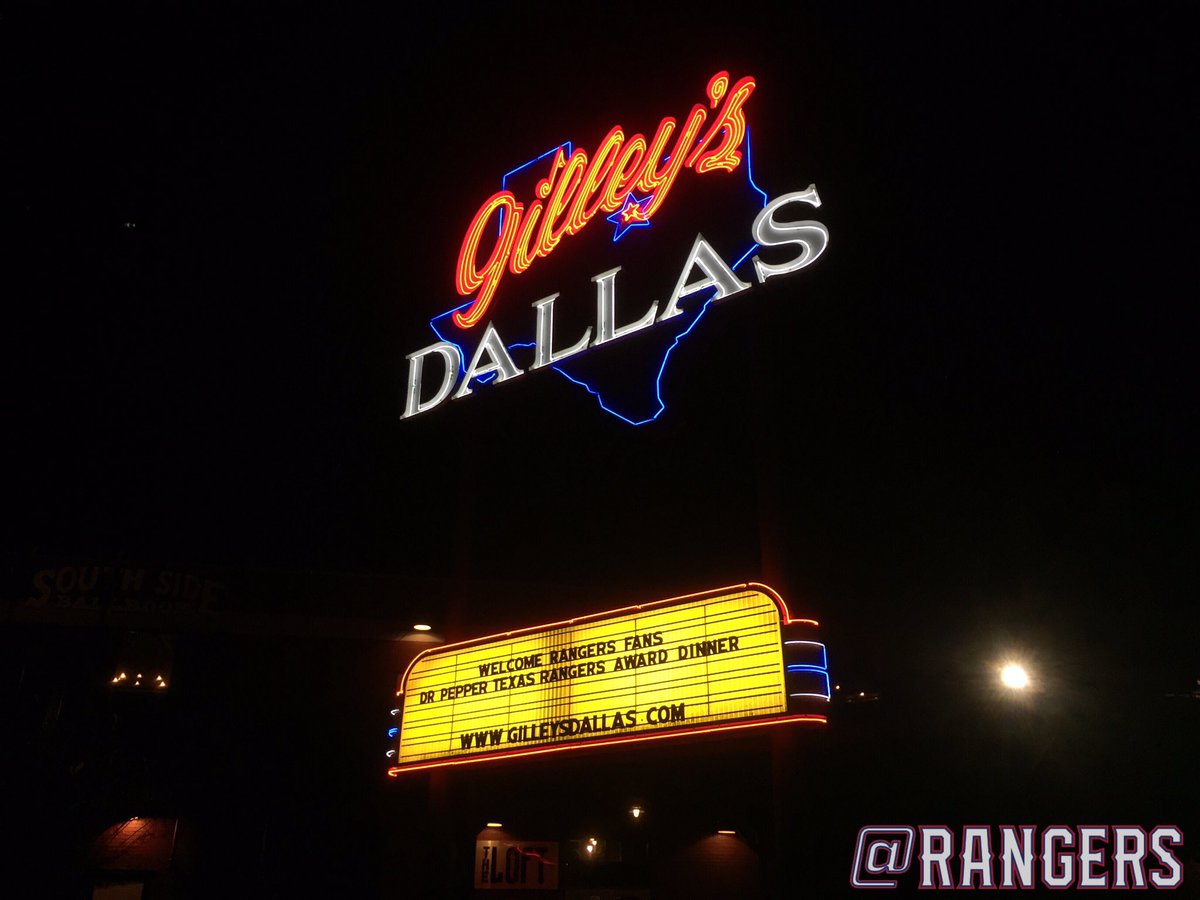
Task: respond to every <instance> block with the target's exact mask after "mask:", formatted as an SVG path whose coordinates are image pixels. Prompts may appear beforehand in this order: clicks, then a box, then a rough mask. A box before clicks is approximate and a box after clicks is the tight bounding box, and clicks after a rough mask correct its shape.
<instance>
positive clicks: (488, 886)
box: [475, 841, 558, 891]
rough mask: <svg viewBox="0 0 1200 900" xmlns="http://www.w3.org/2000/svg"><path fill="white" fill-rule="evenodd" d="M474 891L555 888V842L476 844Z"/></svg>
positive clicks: (494, 842) (556, 869)
mask: <svg viewBox="0 0 1200 900" xmlns="http://www.w3.org/2000/svg"><path fill="white" fill-rule="evenodd" d="M475 889H476V890H481V891H486V890H502V891H513V890H522V891H539V890H540V891H553V890H557V889H558V842H557V841H476V842H475Z"/></svg>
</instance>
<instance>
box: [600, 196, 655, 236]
mask: <svg viewBox="0 0 1200 900" xmlns="http://www.w3.org/2000/svg"><path fill="white" fill-rule="evenodd" d="M653 199H654V195H653V194H650V195H649V196H647V197H640V198H639V197H635V196H634V195H633V194H626V195H625V203H624V204H623V205H622V206H621V208H620V209H618V210H617V211H616V212H615V213H613V214H612V215H611V216H609V217H608V221H610V222H612V223H613V224H614V225H616V226H617V231H616V234H614V235H613V243H616V242H617V241H619V240H620V239H621V238H622V237H623V236H624V234H625V232H627V231H628V230H629V229H630V228H649V227H650V220H649V219H648V218H647V217H646V213H645V209H646V206H647V205H648V204H649V203H650V201H651V200H653Z"/></svg>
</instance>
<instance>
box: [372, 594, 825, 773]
mask: <svg viewBox="0 0 1200 900" xmlns="http://www.w3.org/2000/svg"><path fill="white" fill-rule="evenodd" d="M816 624H817V623H816V622H814V621H812V620H811V619H793V618H791V617H790V615H789V614H788V611H787V608H786V606H785V605H784V603H783V600H782V599H781V598H780V597H779V595H778V594H776V593H775V592H774V591H773V590H772V589H771V588H768V587H766V586H765V585H757V584H747V585H739V586H736V587H730V588H721V589H719V590H715V591H708V592H705V593H701V594H692V595H688V596H686V597H677V598H672V599H669V600H660V601H657V602H654V603H646V604H641V605H638V606H631V607H626V608H624V609H618V610H613V611H611V612H605V613H598V614H595V615H589V616H581V617H578V618H575V619H571V620H570V621H567V622H557V623H554V624H551V625H543V626H538V627H535V628H527V629H522V630H520V631H512V632H507V633H505V634H502V635H495V636H492V637H487V638H479V639H476V640H471V641H464V642H462V643H458V644H451V645H448V646H443V647H437V648H433V649H430V650H426V651H424V652H423V653H421V654H420V655H419V656H418V657H417V658H416V659H415V660H414V661H413V663H412V665H410V666H409V669H408V671H407V672H406V673H405V675H404V678H403V681H402V688H401V691H400V692H399V693H400V695H401V696H402V697H403V702H402V704H401V705H400V706H398V707H397V709H396V710H395V711H394V712H395V713H396V714H397V715H399V716H400V724H399V731H398V746H397V748H396V751H395V755H394V758H395V763H396V764H395V765H394V766H393V767H391V768H390V769H389V770H388V773H389V774H391V775H396V774H398V773H400V772H403V771H410V770H417V769H426V768H432V767H435V766H442V765H457V764H464V763H471V762H479V761H483V760H488V759H496V758H499V757H508V756H525V755H530V754H535V753H549V752H554V751H558V750H564V749H568V748H572V747H586V746H605V745H612V744H618V743H625V742H628V741H641V740H657V739H662V738H668V737H676V736H679V735H685V734H689V733H691V734H694V733H699V732H711V731H724V730H730V729H738V728H752V727H759V726H763V725H771V724H779V723H788V722H824V721H825V716H824V715H822V714H820V713H813V712H809V711H808V710H810V709H812V708H813V707H814V706H817V708H819V705H823V704H824V703H827V702H828V700H829V677H828V668H827V665H826V660H825V647H824V645H823V644H821V643H820V642H818V641H814V640H808V639H804V634H805V632H806V631H811V630H812V629H814V628H815V627H816ZM809 636H811V635H809Z"/></svg>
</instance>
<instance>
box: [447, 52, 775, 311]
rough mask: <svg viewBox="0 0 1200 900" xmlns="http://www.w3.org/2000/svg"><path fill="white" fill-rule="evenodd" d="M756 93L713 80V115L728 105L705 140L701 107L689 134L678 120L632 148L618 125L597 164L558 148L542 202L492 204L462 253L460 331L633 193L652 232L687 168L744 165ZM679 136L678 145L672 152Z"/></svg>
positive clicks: (687, 122)
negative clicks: (494, 222) (492, 227)
mask: <svg viewBox="0 0 1200 900" xmlns="http://www.w3.org/2000/svg"><path fill="white" fill-rule="evenodd" d="M754 86H755V85H754V79H753V78H752V77H750V76H746V77H745V78H742V79H740V80H739V81H738V82H737V83H736V84H735V85H733V87H732V88H730V86H729V73H727V72H718V73H717V74H716V75H714V76H713V77H712V78H711V79H709V82H708V88H707V93H708V100H709V105H710V106H711V107H712V108H713V109H716V107H717V104H718V103H721V104H722V105H721V109H720V112H718V113H717V115H716V116H715V117H714V118H713V119H712V121H711V122H710V123H709V126H708V129H707V131H705V132H704V135H703V136H702V137H701V136H700V130H701V128H702V127H703V126H704V122H705V119H707V118H708V110H707V109H706V108H705V107H704V105H703V104H700V103H697V104H696V105H695V106H693V107H692V109H691V111H690V112H689V113H688V114H687V116H686V117H685V118H684V121H683V125H682V126H679V125H678V123H677V122H676V120H675V119H674V118H673V117H671V116H666V117H665V118H663V120H662V121H661V122H659V123H658V130H657V131H655V133H654V137H653V138H652V139H650V141H649V142H647V140H646V137H645V136H644V135H641V134H634V135H632V136H631V137H630V138H629V139H628V140H626V139H625V131H624V129H622V128H621V126H620V125H615V126H613V128H612V129H610V130H609V132H608V134H606V135H605V136H604V138H603V139H602V140H601V141H600V144H599V146H597V148H596V150H595V152H594V153H593V154H592V157H591V159H590V160H589V158H588V154H587V151H585V150H583V149H582V148H580V149H577V150H575V151H574V152H573V153H571V154H570V155H569V156H568V155H567V154H566V153H564V148H563V147H559V148H558V150H557V152H556V153H555V154H554V159H553V160H552V161H551V163H550V171H549V173H548V174H547V175H546V177H545V178H543V179H542V180H541V181H539V182H538V184H537V187H536V188H535V189H534V193H535V194H536V196H535V197H534V198H533V199H532V200H531V201H529V202H528V203H527V204H526V203H521V202H520V201H518V200H517V198H516V196H515V195H514V194H513V193H512V192H511V191H507V190H499V191H497V192H496V193H494V194H492V196H490V197H488V199H487V200H485V201H484V202H483V205H482V206H480V207H479V210H478V211H477V212H476V213H475V217H474V218H473V219H472V220H471V224H470V225H468V226H467V233H466V236H465V237H464V238H463V242H462V246H461V247H460V248H459V251H458V264H457V266H456V267H455V287H456V288H457V289H458V292H459V294H461V295H462V296H464V297H470V296H471V295H472V294H475V299H474V300H473V301H472V302H471V304H470V305H469V306H468V307H467V308H466V309H463V310H459V311H457V312H455V313H454V324H455V325H457V326H458V327H460V328H473V327H474V326H475V325H477V324H478V323H479V321H480V319H482V318H483V315H484V313H486V312H487V310H488V307H489V306H490V305H491V303H492V298H493V297H494V296H495V293H496V288H497V287H499V285H500V279H501V277H503V275H504V273H505V272H506V271H507V272H511V273H512V274H513V275H514V276H515V275H520V274H521V273H522V272H524V271H526V270H527V269H528V268H529V267H530V266H531V265H533V262H534V260H536V259H539V258H544V257H546V256H549V255H550V253H552V252H553V251H554V249H555V248H556V247H557V246H558V245H559V242H560V241H562V239H563V238H564V237H566V236H567V235H574V234H578V233H579V232H580V231H582V230H583V229H584V227H586V226H587V224H588V222H590V221H591V220H592V219H593V218H594V217H595V216H596V214H597V213H599V212H601V211H603V212H606V213H612V212H615V211H617V210H618V209H620V208H621V207H622V204H624V203H626V202H627V199H628V196H629V193H630V192H631V191H638V192H641V193H645V194H648V195H649V196H648V197H647V198H646V199H645V200H643V201H642V202H643V203H645V206H644V207H643V206H638V207H637V213H636V216H637V218H636V221H638V222H642V223H645V224H649V220H650V217H651V216H653V215H654V213H655V212H656V211H657V210H658V208H659V207H660V206H661V205H662V204H663V202H664V201H665V200H666V199H667V195H668V194H669V193H670V192H671V187H672V185H674V183H675V179H676V178H678V177H679V173H680V171H681V170H682V169H683V168H684V167H685V166H686V167H687V168H690V169H693V170H695V171H696V172H697V173H698V174H704V173H705V172H711V171H712V170H714V169H725V170H726V171H730V172H732V171H733V170H734V169H735V168H737V165H738V163H739V162H741V159H742V157H741V153H740V152H739V149H738V148H739V147H740V146H741V144H742V140H743V138H744V137H745V135H746V114H745V112H744V111H743V110H742V107H743V106H744V105H745V103H746V100H748V99H749V97H750V94H751V93H753V92H754ZM677 126H678V127H677ZM672 135H674V143H673V144H672V145H671V148H670V152H667V144H668V143H671V140H672ZM627 208H628V207H627ZM493 216H494V217H497V218H499V220H500V229H499V234H498V235H497V237H496V240H495V242H494V243H493V244H492V247H491V250H490V251H489V252H488V254H487V257H486V259H485V260H484V261H483V262H482V264H481V263H480V260H479V249H480V243H481V241H482V239H483V235H484V233H485V232H486V231H488V227H487V226H488V222H490V221H491V219H492V218H493Z"/></svg>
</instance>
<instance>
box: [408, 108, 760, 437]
mask: <svg viewBox="0 0 1200 900" xmlns="http://www.w3.org/2000/svg"><path fill="white" fill-rule="evenodd" d="M571 146H572V143H571V142H570V141H563V142H562V143H560V144H555V145H554V146H553V147H551V148H550V149H549V150H547V151H546V152H544V153H541V154H539V155H538V156H535V157H534V158H533V159H531V160H529V162H526V163H522V164H521V165H519V166H517V167H516V168H514V169H510V170H509V171H508V172H506V173H505V174H504V176H503V177H502V178H501V180H500V184H501V188H502V189H503V188H504V187H505V186H506V185H507V181H508V178H509V176H511V175H515V174H516V173H517V172H520V171H521V170H523V169H525V168H528V167H529V166H531V165H533V164H534V163H535V162H538V161H539V160H541V159H545V158H546V157H547V156H549V155H550V154H551V153H554V152H555V151H557V150H559V149H560V148H563V147H566V148H570V147H571ZM745 150H746V181H747V183H748V184H749V185H750V187H751V188H752V189H753V190H754V192H755V193H757V194H758V195H759V196H761V197H762V206H763V207H765V206H766V205H767V202H768V201H769V197H768V196H767V192H766V191H764V190H763V189H762V188H760V187H759V186H758V184H757V183H756V182H755V181H754V154H753V149H752V147H751V142H750V126H749V125H747V126H746V142H745ZM567 152H568V153H569V152H570V150H569V149H568V151H567ZM641 224H644V225H647V226H648V225H650V224H651V223H650V222H644V223H641ZM630 230H631V229H625V230H624V231H622V230H621V229H620V227H619V226H618V234H617V235H616V236H615V237H614V238H613V241H614V242H616V241H617V240H618V239H620V238H621V237H624V236H625V234H626V233H628V231H630ZM757 249H758V244H755V243H751V244H750V246H749V247H748V248H747V249H746V251H745V252H744V253H742V255H741V256H739V257H738V259H737V262H735V263H734V264H733V265H732V266H730V268H731V269H733V270H734V271H737V269H738V267H739V266H741V265H742V264H743V263H744V262H746V260H747V259H749V258H750V254H752V253H753V252H754V251H755V250H757ZM715 296H716V290H715V289H714V290H713V292H712V293H710V294H709V295H708V296H707V297H706V298H705V300H704V302H703V304H701V306H700V309H699V310H698V311H697V312H696V315H695V317H694V318H692V320H691V321H690V322H686V321H685V323H684V324H685V325H686V327H684V328H682V329H681V330H680V331H679V333H677V334H676V335H675V339H674V340H673V341H672V342H671V343H670V345H669V346H668V347H667V349H666V350H665V351H663V356H662V360H661V361H660V362H659V365H658V371H657V373H656V374H655V376H654V398H655V401H656V402H657V404H658V408H657V409H656V410H655V412H654V413H653V414H652V415H649V416H647V417H645V418H643V419H631V418H630V417H629V416H626V415H624V414H623V413H621V412H619V411H618V410H616V409H613V408H612V407H611V406H609V405H608V403H606V402H605V399H604V396H603V395H602V394H601V393H600V391H598V390H597V389H596V388H594V387H592V386H591V385H590V384H588V382H586V381H584V380H583V379H581V378H576V377H575V376H574V375H571V374H570V373H569V372H567V371H566V370H565V369H563V367H562V364H561V363H556V364H555V365H552V366H551V367H550V368H552V369H553V370H554V371H556V372H557V373H558V374H559V375H561V376H562V377H563V378H565V379H567V381H569V382H570V383H571V384H575V385H578V386H579V387H581V388H583V389H584V390H585V391H587V393H588V394H590V395H591V396H593V397H595V398H596V403H597V404H598V405H599V407H600V408H601V409H602V410H604V412H606V413H608V414H609V415H610V416H614V417H616V418H618V419H620V420H621V421H622V422H625V423H626V424H627V425H633V426H635V427H637V426H641V425H649V424H650V423H651V422H653V421H655V420H656V419H658V417H659V416H661V415H662V414H663V413H664V412H666V409H667V403H666V401H665V400H664V399H663V395H662V379H663V375H664V374H665V373H666V370H667V363H668V362H669V361H670V359H671V354H672V353H674V351H675V348H676V347H678V346H679V343H680V342H681V341H682V340H683V339H684V338H685V337H687V336H688V335H689V334H691V333H692V330H693V329H694V328H695V327H696V325H697V323H698V322H699V321H700V320H701V319H702V318H704V314H705V313H706V312H708V308H709V306H710V305H711V304H712V302H713V299H714V298H715ZM473 302H474V301H472V300H467V301H466V302H465V303H461V304H459V305H458V306H455V307H453V308H452V309H448V310H446V311H445V312H443V313H438V314H437V315H436V316H434V317H433V318H432V319H430V320H429V328H430V330H431V331H433V333H434V334H435V335H436V336H437V339H438V340H439V341H445V342H447V343H449V344H453V345H454V346H456V347H457V348H458V350H459V371H460V373H462V374H465V373H466V370H467V369H466V360H467V359H468V358H469V355H468V354H467V353H466V352H465V351H464V349H463V346H462V344H460V343H459V342H458V341H456V340H454V339H453V337H452V335H446V334H443V333H442V332H441V331H440V330H439V329H438V324H437V323H438V322H439V321H440V320H442V319H447V318H449V317H450V316H452V315H454V314H455V313H456V312H460V311H462V310H465V309H466V308H467V307H469V306H470V305H471V304H472V303H473ZM506 346H507V348H508V349H509V350H518V349H525V348H530V347H533V342H532V341H518V342H515V343H512V344H507V345H506ZM494 378H495V373H492V374H490V375H484V376H482V377H480V378H478V379H476V383H477V384H487V383H488V382H490V381H492V380H493V379H494Z"/></svg>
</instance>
